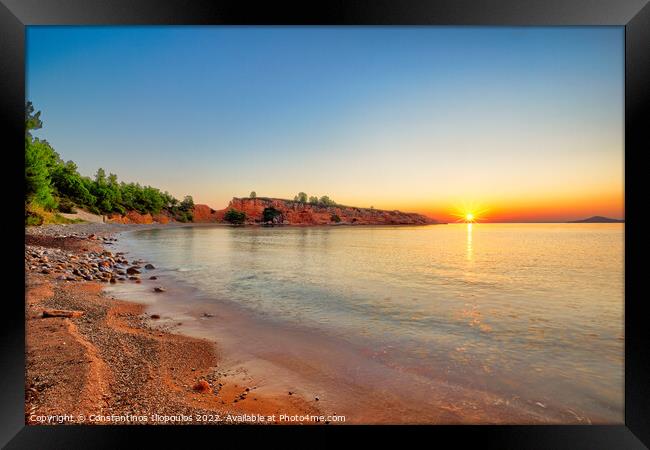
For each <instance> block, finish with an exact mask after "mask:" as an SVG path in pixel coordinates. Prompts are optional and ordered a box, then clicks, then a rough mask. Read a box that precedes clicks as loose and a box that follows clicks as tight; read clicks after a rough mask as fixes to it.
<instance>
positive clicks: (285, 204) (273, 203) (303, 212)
mask: <svg viewBox="0 0 650 450" xmlns="http://www.w3.org/2000/svg"><path fill="white" fill-rule="evenodd" d="M268 207H273V208H275V209H277V210H278V211H280V213H281V216H279V217H278V219H277V222H278V223H285V224H290V225H326V224H333V223H342V224H357V225H425V224H434V223H437V222H436V220H434V219H431V218H429V217H426V216H423V215H421V214H416V213H404V212H401V211H385V210H381V209H370V208H356V207H353V206H341V205H336V206H322V205H313V204H310V203H300V202H294V201H292V200H283V199H278V198H237V197H235V198H233V199H232V200H231V201H230V203H229V205H228V207H227V208H226V209H225V210H221V211H216V213H217V214H219V215H220V216H221V218H223V214H224V213H225V211H227V210H228V209H230V208H232V209H236V210H238V211H243V212H245V213H246V216H247V219H248V221H249V222H261V221H262V212H263V211H264V208H268ZM336 217H338V218H339V219H340V222H336Z"/></svg>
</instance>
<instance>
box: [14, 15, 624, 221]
mask: <svg viewBox="0 0 650 450" xmlns="http://www.w3.org/2000/svg"><path fill="white" fill-rule="evenodd" d="M26 44H27V54H26V64H27V67H26V69H27V71H26V75H27V100H29V101H32V102H33V103H34V106H35V108H36V109H37V110H41V111H42V114H41V119H42V120H43V123H44V126H43V128H42V129H41V130H39V132H37V133H35V135H36V136H39V137H44V138H46V139H47V140H48V142H50V143H51V144H52V146H53V147H54V148H55V149H56V150H57V152H58V153H59V154H60V155H61V157H62V158H63V159H64V160H73V161H75V162H76V163H77V165H78V167H79V171H80V172H81V173H82V174H83V175H93V174H94V173H95V172H96V170H97V168H98V167H102V168H104V169H105V170H106V171H107V172H113V173H115V174H117V175H118V177H119V179H120V180H122V181H127V182H131V181H136V182H140V183H141V184H145V185H152V186H155V187H158V188H160V189H161V190H167V191H169V192H170V193H172V194H173V195H174V196H176V197H178V198H182V197H183V196H185V195H187V194H190V195H192V196H193V198H194V200H195V202H197V203H206V204H208V205H210V206H211V207H212V208H214V209H221V208H224V207H225V206H226V205H227V204H228V201H229V200H230V199H231V198H232V197H234V196H237V197H241V196H248V194H249V193H250V192H251V191H252V190H254V191H256V193H257V195H258V196H267V197H279V198H293V197H294V195H295V194H296V193H298V192H300V191H304V192H306V193H307V194H308V195H310V196H311V195H317V196H322V195H328V196H329V197H330V198H332V199H333V200H335V201H336V202H338V203H341V204H345V205H353V206H360V207H370V206H373V207H374V208H377V209H390V210H392V209H399V210H402V211H410V212H420V213H423V214H426V215H429V216H431V217H434V218H436V219H438V220H442V221H454V220H456V216H455V214H459V213H461V214H462V213H463V212H465V211H466V210H472V211H474V212H476V213H479V212H480V214H479V216H480V217H479V220H480V221H485V222H503V221H515V222H519V221H521V222H535V221H540V222H548V221H565V220H572V219H579V218H584V217H589V216H593V215H602V216H608V217H617V218H622V217H623V216H624V146H623V145H624V139H623V138H624V131H623V125H624V113H623V107H624V29H623V27H428V26H413V27H223V26H207V27H196V26H187V27H169V26H164V27H152V26H147V27H61V26H47V27H46V26H29V27H28V28H27V41H26Z"/></svg>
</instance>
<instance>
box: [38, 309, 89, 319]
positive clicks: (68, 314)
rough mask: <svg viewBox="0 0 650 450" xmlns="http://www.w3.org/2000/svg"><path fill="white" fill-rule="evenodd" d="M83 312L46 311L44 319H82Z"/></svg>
mask: <svg viewBox="0 0 650 450" xmlns="http://www.w3.org/2000/svg"><path fill="white" fill-rule="evenodd" d="M83 314H84V312H83V311H68V310H65V309H46V310H44V311H43V317H81V316H83Z"/></svg>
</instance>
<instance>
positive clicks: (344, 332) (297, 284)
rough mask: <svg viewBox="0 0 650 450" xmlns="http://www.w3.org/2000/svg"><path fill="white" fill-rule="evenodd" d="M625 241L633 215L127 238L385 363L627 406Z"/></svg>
mask: <svg viewBox="0 0 650 450" xmlns="http://www.w3.org/2000/svg"><path fill="white" fill-rule="evenodd" d="M623 244H624V225H622V224H472V225H467V224H452V225H435V226H422V227H404V226H401V227H388V226H381V227H361V226H360V227H342V226H341V227H309V228H295V227H275V228H260V227H245V228H230V227H223V226H215V227H189V228H171V229H157V230H148V231H141V232H135V233H128V234H126V235H125V236H124V238H123V244H122V246H123V248H125V249H127V250H128V251H129V252H130V254H132V255H134V257H142V258H144V259H146V260H148V261H151V262H153V263H154V264H156V265H157V266H158V267H159V272H158V273H159V274H161V275H164V276H163V277H161V278H164V277H167V279H174V280H176V281H177V282H178V283H183V284H186V285H188V286H191V287H193V288H194V289H196V290H197V291H198V292H201V293H202V295H203V298H204V299H208V300H207V301H214V302H215V303H220V304H224V305H226V304H230V305H236V306H237V307H238V308H242V309H243V310H245V311H248V312H249V313H250V315H251V316H255V317H258V318H262V319H263V320H265V321H269V322H272V323H276V324H279V325H282V326H286V327H300V328H301V329H307V330H309V329H313V330H318V332H319V333H321V334H324V335H330V336H333V337H337V338H340V339H345V341H346V342H349V343H350V344H351V345H356V346H358V347H359V348H362V349H366V354H367V355H370V357H372V359H373V362H374V363H375V367H379V369H377V368H375V369H373V370H374V371H377V370H382V369H381V367H384V366H385V367H386V368H387V370H388V368H391V370H395V369H396V368H397V369H398V370H401V371H410V372H411V373H417V374H418V377H419V378H424V379H431V380H443V381H444V382H445V383H450V384H451V385H453V386H462V387H467V388H471V389H477V390H480V391H485V392H491V393H495V394H497V395H498V397H499V398H503V399H524V400H525V401H526V402H527V404H530V405H533V406H535V405H537V407H539V408H541V409H540V411H541V410H542V409H544V408H551V407H553V408H556V409H558V410H562V411H570V412H571V414H572V415H574V416H576V417H580V418H588V419H589V420H591V421H604V422H621V421H622V420H623V392H624V391H623V387H624V385H623V373H624V372H623V365H624V350H623V345H624V335H623V334H624V317H623V310H624V290H623V281H624V250H623V248H624V246H623ZM204 301H206V300H204ZM267 345H272V344H267ZM282 345H286V344H282ZM377 362H379V365H378V366H377V364H376V363H377ZM355 364H356V363H355Z"/></svg>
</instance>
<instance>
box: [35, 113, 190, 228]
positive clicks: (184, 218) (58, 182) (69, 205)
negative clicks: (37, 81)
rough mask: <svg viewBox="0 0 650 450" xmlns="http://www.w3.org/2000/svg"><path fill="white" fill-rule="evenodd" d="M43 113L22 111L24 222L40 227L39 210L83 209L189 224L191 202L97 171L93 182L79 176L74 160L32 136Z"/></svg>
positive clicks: (65, 210)
mask: <svg viewBox="0 0 650 450" xmlns="http://www.w3.org/2000/svg"><path fill="white" fill-rule="evenodd" d="M40 116H41V112H40V111H38V112H35V110H34V106H33V105H32V103H31V102H27V104H26V106H25V188H26V189H25V211H26V220H27V221H28V222H30V223H34V224H35V223H38V221H37V220H35V216H36V215H38V211H43V210H45V211H50V212H64V213H65V212H74V209H75V207H81V208H83V209H86V210H88V211H90V212H92V213H94V214H111V213H117V214H125V213H126V212H127V211H131V210H134V211H137V212H139V213H141V214H146V213H150V214H159V213H161V212H163V211H166V212H168V213H169V214H170V215H171V216H172V217H173V218H174V219H175V220H178V221H181V222H188V221H192V219H193V217H192V210H193V208H194V201H193V199H192V197H191V196H189V195H188V196H186V197H185V198H184V199H183V200H182V201H179V200H178V199H176V198H174V196H172V195H171V194H169V192H167V191H165V192H162V191H161V190H160V189H158V188H155V187H152V186H142V185H140V184H139V183H125V182H119V181H118V179H117V175H115V174H113V173H109V174H108V175H107V174H106V172H105V171H104V169H102V168H99V169H98V170H97V172H96V173H95V176H94V177H93V178H90V177H87V176H82V175H80V174H79V172H78V170H77V165H76V164H75V163H74V162H73V161H67V162H64V161H63V159H61V157H60V156H59V154H58V153H57V152H56V151H55V150H54V148H53V147H52V146H51V145H50V144H49V143H48V142H47V141H46V140H45V139H39V138H35V137H33V136H32V134H31V132H32V131H33V130H38V129H40V128H42V127H43V122H42V121H41V118H40Z"/></svg>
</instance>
